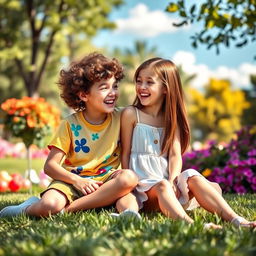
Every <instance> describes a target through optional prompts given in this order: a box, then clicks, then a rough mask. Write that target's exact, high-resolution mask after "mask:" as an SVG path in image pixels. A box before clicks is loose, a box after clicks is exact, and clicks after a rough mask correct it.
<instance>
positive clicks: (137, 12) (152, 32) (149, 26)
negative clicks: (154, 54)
mask: <svg viewBox="0 0 256 256" xmlns="http://www.w3.org/2000/svg"><path fill="white" fill-rule="evenodd" d="M129 14H130V16H129V17H128V18H127V19H117V20H116V21H115V22H116V24H117V29H116V30H115V31H116V32H117V33H130V34H135V35H139V36H141V37H154V36H157V35H160V34H162V33H173V32H175V31H176V30H177V28H176V27H174V26H173V25H172V24H173V22H178V19H173V18H170V17H169V16H168V15H167V14H166V13H165V12H163V11H161V10H155V11H150V10H149V9H148V7H147V6H146V5H145V4H142V3H140V4H138V5H136V6H135V7H134V8H133V9H131V10H130V12H129ZM186 27H188V26H186ZM179 29H182V28H179Z"/></svg>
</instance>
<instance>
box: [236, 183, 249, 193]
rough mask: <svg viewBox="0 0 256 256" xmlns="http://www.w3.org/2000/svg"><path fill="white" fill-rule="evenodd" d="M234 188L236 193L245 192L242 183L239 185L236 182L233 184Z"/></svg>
mask: <svg viewBox="0 0 256 256" xmlns="http://www.w3.org/2000/svg"><path fill="white" fill-rule="evenodd" d="M234 190H235V191H236V192H237V193H238V194H245V193H246V189H245V187H244V186H243V185H239V184H236V185H235V186H234Z"/></svg>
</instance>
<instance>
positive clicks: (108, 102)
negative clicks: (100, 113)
mask: <svg viewBox="0 0 256 256" xmlns="http://www.w3.org/2000/svg"><path fill="white" fill-rule="evenodd" d="M115 101H116V100H115V99H112V100H104V103H105V104H108V105H113V104H114V103H115Z"/></svg>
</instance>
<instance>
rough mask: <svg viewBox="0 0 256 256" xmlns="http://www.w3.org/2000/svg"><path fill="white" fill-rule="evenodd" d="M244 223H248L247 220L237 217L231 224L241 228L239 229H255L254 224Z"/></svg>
mask: <svg viewBox="0 0 256 256" xmlns="http://www.w3.org/2000/svg"><path fill="white" fill-rule="evenodd" d="M243 222H247V220H246V219H245V218H243V217H241V216H237V217H235V218H233V219H232V220H231V224H233V225H234V226H235V227H237V228H239V227H245V228H253V225H252V224H253V222H249V223H246V224H245V223H243Z"/></svg>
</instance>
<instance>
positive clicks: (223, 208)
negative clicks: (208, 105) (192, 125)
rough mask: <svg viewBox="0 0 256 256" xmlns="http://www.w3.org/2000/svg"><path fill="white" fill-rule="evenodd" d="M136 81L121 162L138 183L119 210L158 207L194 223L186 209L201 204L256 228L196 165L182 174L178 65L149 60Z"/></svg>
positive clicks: (186, 134) (185, 132)
mask: <svg viewBox="0 0 256 256" xmlns="http://www.w3.org/2000/svg"><path fill="white" fill-rule="evenodd" d="M134 80H135V83H136V93H137V97H136V99H135V102H134V104H133V106H132V107H127V108H126V109H125V110H124V111H123V113H122V116H121V143H122V159H121V161H122V167H123V168H128V167H129V168H130V169H132V170H134V172H135V173H136V174H137V176H138V178H139V184H138V185H137V187H136V189H135V190H134V193H133V194H131V193H130V194H127V195H126V196H124V197H123V198H121V199H119V200H118V202H117V209H118V211H119V212H123V211H124V210H125V209H126V212H127V211H129V213H130V215H132V214H134V215H137V216H139V215H138V214H137V212H138V210H139V209H141V208H144V209H145V210H160V211H161V212H162V213H163V214H165V215H166V216H167V217H170V218H172V219H184V220H185V221H187V222H189V223H193V220H192V219H191V218H190V217H189V216H188V215H187V213H186V211H185V210H189V209H193V208H195V207H197V206H199V205H200V206H202V207H203V208H204V209H206V210H207V211H210V212H212V213H217V214H218V215H219V216H221V217H222V218H223V219H224V220H226V221H230V222H231V223H233V224H234V225H236V226H252V227H256V222H249V221H247V220H245V219H244V218H242V217H240V216H238V215H237V214H236V213H235V212H234V211H233V210H232V209H231V208H230V206H229V205H228V204H227V202H226V201H225V200H224V199H223V197H222V196H221V190H220V187H219V186H218V185H217V184H215V183H210V182H209V181H207V180H206V179H205V178H204V177H203V176H202V175H201V174H200V173H198V172H197V171H195V170H193V169H188V170H185V171H184V172H181V169H182V154H183V153H184V152H185V151H186V149H187V147H188V145H189V138H190V129H189V125H188V121H187V116H186V111H185V106H184V100H183V91H182V86H181V82H180V77H179V74H178V71H177V68H176V66H175V65H174V64H173V63H172V62H171V61H170V60H165V59H162V58H153V59H149V60H147V61H145V62H144V63H142V64H141V65H140V66H139V68H138V69H137V70H136V72H135V76H134ZM127 208H128V209H129V210H128V209H127ZM126 212H124V213H122V214H121V215H127V214H126ZM209 226H210V227H213V228H221V227H220V226H218V225H214V224H212V223H211V224H210V225H208V227H209Z"/></svg>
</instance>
